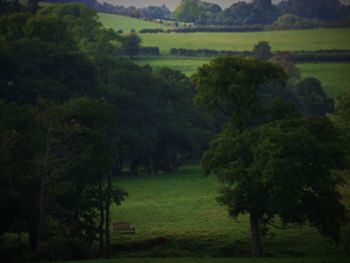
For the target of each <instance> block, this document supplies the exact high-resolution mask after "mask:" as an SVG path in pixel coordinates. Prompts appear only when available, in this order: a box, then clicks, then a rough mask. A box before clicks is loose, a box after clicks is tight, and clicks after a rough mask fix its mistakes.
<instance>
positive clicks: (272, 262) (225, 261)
mask: <svg viewBox="0 0 350 263" xmlns="http://www.w3.org/2000/svg"><path fill="white" fill-rule="evenodd" d="M349 260H350V257H336V258H324V257H322V258H321V257H316V258H315V257H310V258H305V257H302V258H300V257H292V258H259V259H254V258H235V259H234V260H233V259H232V258H180V259H179V258H162V259H159V258H144V259H135V258H133V259H132V258H126V259H124V258H123V259H119V258H118V259H110V260H107V259H100V260H86V261H84V260H82V261H79V262H80V263H83V262H87V263H114V262H116V263H233V262H234V263H348V262H349ZM65 262H66V263H73V262H77V261H65Z"/></svg>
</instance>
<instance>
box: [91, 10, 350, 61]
mask: <svg viewBox="0 0 350 263" xmlns="http://www.w3.org/2000/svg"><path fill="white" fill-rule="evenodd" d="M98 15H99V17H100V21H101V22H102V24H103V25H104V26H105V27H107V28H113V29H116V30H118V29H121V30H123V31H124V32H128V31H130V30H131V29H135V30H136V31H138V30H140V29H142V28H166V27H165V26H164V25H161V24H158V23H153V22H147V21H143V20H140V19H135V18H130V17H125V16H119V15H113V14H104V13H99V14H98ZM142 40H143V45H144V46H157V47H160V50H161V53H162V54H163V55H164V54H168V53H169V51H170V49H171V48H189V49H199V48H208V49H217V50H251V49H253V46H254V45H255V44H256V43H257V42H259V41H262V40H266V41H269V43H270V45H271V46H272V49H273V50H319V49H350V29H339V28H338V29H313V30H287V31H268V32H250V33H170V34H169V33H161V34H142Z"/></svg>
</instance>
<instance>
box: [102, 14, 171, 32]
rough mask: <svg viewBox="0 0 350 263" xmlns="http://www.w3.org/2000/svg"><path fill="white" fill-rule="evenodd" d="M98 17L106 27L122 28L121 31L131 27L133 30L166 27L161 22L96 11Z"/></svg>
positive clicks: (128, 30) (126, 30)
mask: <svg viewBox="0 0 350 263" xmlns="http://www.w3.org/2000/svg"><path fill="white" fill-rule="evenodd" d="M98 17H99V19H100V21H101V23H102V24H103V25H104V26H105V27H106V28H112V29H114V30H116V31H118V30H123V32H130V30H132V29H134V30H135V31H139V30H140V29H143V28H163V29H166V28H168V27H166V26H164V25H162V24H158V23H154V22H149V21H144V20H141V19H136V18H132V17H127V16H120V15H114V14H105V13H98Z"/></svg>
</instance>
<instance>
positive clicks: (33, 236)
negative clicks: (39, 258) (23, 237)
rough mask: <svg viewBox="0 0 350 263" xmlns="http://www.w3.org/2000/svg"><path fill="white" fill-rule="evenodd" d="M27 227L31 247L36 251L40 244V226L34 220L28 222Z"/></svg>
mask: <svg viewBox="0 0 350 263" xmlns="http://www.w3.org/2000/svg"><path fill="white" fill-rule="evenodd" d="M27 229H28V237H29V244H30V248H31V250H32V251H33V252H34V253H35V252H36V248H37V246H38V226H37V224H36V223H34V222H27Z"/></svg>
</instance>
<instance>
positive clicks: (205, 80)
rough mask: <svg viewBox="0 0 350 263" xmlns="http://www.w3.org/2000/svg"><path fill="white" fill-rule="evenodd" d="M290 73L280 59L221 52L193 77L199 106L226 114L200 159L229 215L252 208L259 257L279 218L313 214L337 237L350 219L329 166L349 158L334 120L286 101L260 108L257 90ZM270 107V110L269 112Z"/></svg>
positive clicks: (254, 251) (253, 236)
mask: <svg viewBox="0 0 350 263" xmlns="http://www.w3.org/2000/svg"><path fill="white" fill-rule="evenodd" d="M285 78H286V76H285V73H284V72H283V70H282V69H281V68H280V67H278V66H276V65H273V64H271V63H268V62H263V61H260V60H253V59H247V58H236V57H220V58H217V59H215V60H213V61H212V62H211V63H210V64H209V65H204V66H202V67H201V68H199V69H198V71H197V73H196V74H195V75H194V77H193V80H194V83H195V85H196V88H197V94H196V96H195V98H194V103H195V105H197V106H200V107H201V108H203V109H204V110H206V111H207V112H208V113H211V114H217V113H218V112H221V113H224V114H226V115H227V122H226V125H225V128H224V130H223V131H222V132H221V133H220V134H219V136H218V137H217V139H215V140H214V141H213V142H212V143H211V146H210V148H209V150H208V151H207V152H205V153H204V155H203V157H202V166H203V168H204V170H205V171H206V173H214V174H215V175H217V176H218V177H219V178H220V179H221V181H222V183H223V185H224V187H223V190H222V194H221V196H220V197H219V201H220V202H221V203H222V204H224V205H226V206H228V210H229V213H230V215H231V216H232V217H237V216H238V215H240V214H249V217H250V225H251V243H252V254H253V255H254V256H261V254H262V247H261V236H262V234H263V233H264V231H265V230H267V227H268V226H269V225H275V223H274V220H275V219H276V217H277V218H279V219H281V221H282V223H283V224H287V223H294V224H304V223H306V222H307V221H308V222H310V223H311V225H313V226H315V227H317V229H318V230H319V231H320V233H321V234H324V235H327V236H330V237H332V238H333V239H334V240H338V238H339V231H340V227H341V226H342V225H343V224H345V223H346V221H347V217H346V210H345V208H344V206H343V205H342V204H341V203H340V199H341V196H340V194H339V192H338V191H337V186H339V185H340V184H341V183H342V181H341V179H340V178H339V177H337V176H335V175H334V174H333V173H332V169H338V168H341V167H343V165H344V159H343V151H342V149H341V148H340V147H339V140H338V137H337V133H336V130H335V129H334V127H333V125H332V123H331V122H330V121H329V120H328V119H326V118H318V119H317V118H316V119H295V117H298V115H297V114H295V112H294V110H293V108H292V107H285V104H282V106H283V109H282V110H281V109H280V108H281V103H280V102H278V103H275V104H272V112H270V113H268V111H266V110H263V105H262V101H261V99H260V98H259V97H258V96H257V95H258V93H259V92H260V91H261V90H262V89H263V88H264V87H265V86H270V87H276V85H270V84H271V82H277V83H278V82H279V83H281V84H283V83H284V82H285ZM276 106H277V107H278V109H276ZM266 114H270V115H271V117H270V118H264V115H266ZM257 119H258V120H260V122H257V121H256V120H257ZM264 119H265V121H262V122H261V120H264ZM274 120H277V121H274ZM321 182H322V183H321ZM329 211H331V212H329Z"/></svg>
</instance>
